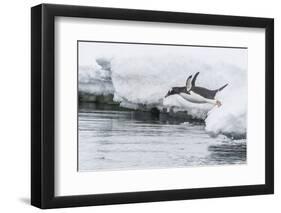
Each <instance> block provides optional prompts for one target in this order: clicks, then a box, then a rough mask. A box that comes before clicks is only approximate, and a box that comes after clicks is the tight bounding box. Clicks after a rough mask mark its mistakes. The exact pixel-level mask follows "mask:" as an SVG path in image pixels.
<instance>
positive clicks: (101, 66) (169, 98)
mask: <svg viewBox="0 0 281 213" xmlns="http://www.w3.org/2000/svg"><path fill="white" fill-rule="evenodd" d="M77 60H78V61H77V79H78V88H77V90H78V91H77V98H78V112H77V122H78V142H77V143H78V144H77V147H78V153H77V155H78V157H77V160H78V162H77V167H78V168H77V171H78V172H97V171H118V170H120V171H121V170H143V169H168V168H169V169H171V168H184V167H202V166H227V165H239V166H240V165H243V164H247V108H248V107H247V93H248V84H247V82H248V78H247V76H248V72H247V70H248V67H247V62H248V48H247V47H228V46H203V45H196V44H189V45H186V44H156V43H129V42H113V41H110V42H109V41H84V40H78V41H77Z"/></svg>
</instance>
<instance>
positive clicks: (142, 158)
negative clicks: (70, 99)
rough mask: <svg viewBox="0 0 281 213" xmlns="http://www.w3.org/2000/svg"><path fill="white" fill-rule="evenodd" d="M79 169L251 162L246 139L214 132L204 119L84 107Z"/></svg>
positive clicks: (128, 168)
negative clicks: (205, 129) (209, 129)
mask: <svg viewBox="0 0 281 213" xmlns="http://www.w3.org/2000/svg"><path fill="white" fill-rule="evenodd" d="M78 119H79V141H78V170H79V171H101V170H131V169H149V168H151V169H152V168H172V167H173V168H178V167H190V166H207V165H231V164H245V163H246V139H240V140H232V139H230V138H228V137H226V136H222V135H219V136H217V137H211V136H209V135H208V134H207V133H206V132H205V131H204V124H203V123H194V122H184V121H182V120H179V119H176V120H175V119H174V120H172V119H167V118H165V119H159V116H155V115H153V114H151V113H149V112H136V111H127V110H120V108H118V107H112V106H102V107H101V106H96V105H94V104H91V105H84V106H79V118H78Z"/></svg>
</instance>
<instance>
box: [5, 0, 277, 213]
mask: <svg viewBox="0 0 281 213" xmlns="http://www.w3.org/2000/svg"><path fill="white" fill-rule="evenodd" d="M44 2H45V3H57V4H76V5H77V4H80V5H89V6H90V5H92V6H105V7H124V8H136V9H151V10H170V11H182V12H196V13H210V14H226V15H244V16H261V17H273V18H275V59H276V62H275V82H276V83H275V91H276V92H275V109H276V111H275V131H276V135H275V162H276V164H275V172H276V174H275V180H276V181H275V195H265V196H250V197H236V198H219V199H203V200H192V201H190V200H189V201H173V202H158V203H145V204H129V205H128V204H127V205H112V206H101V207H84V208H70V209H57V210H50V211H51V212H78V211H79V212H93V211H95V212H123V213H126V212H130V213H131V212H152V211H153V212H187V211H188V212H217V213H219V212H224V213H225V212H227V213H231V212H266V211H267V212H280V210H278V209H279V208H280V207H281V163H280V162H281V157H280V155H279V154H281V145H280V139H281V131H280V130H279V128H280V127H281V119H280V118H281V117H280V113H281V110H280V109H281V97H280V95H281V94H280V91H281V86H280V84H281V74H280V72H278V70H279V69H280V68H281V64H280V61H279V60H278V59H279V58H280V55H281V46H280V38H281V13H280V8H281V7H280V3H279V2H280V1H277V0H276V1H274V0H264V1H245V0H235V1H234V0H232V1H225V0H212V1H208V0H206V1H203V0H196V1H187V0H171V1H167V0H166V1H163V0H162V1H161V0H159V1H157V0H154V1H152V0H135V1H132V0H119V1H114V0H107V1H104V0H95V1H94V0H79V1H78V0H76V1H75V0H68V1H66V0H57V1H56V0H53V1H49V0H45V1H44ZM40 3H42V2H41V1H37V0H29V1H21V0H10V1H2V2H1V12H0V15H1V18H0V22H1V25H0V26H1V33H0V37H1V39H0V54H1V66H0V94H1V104H0V109H1V110H0V125H1V133H0V137H1V140H0V141H1V149H0V169H1V176H0V212H39V211H40V210H39V209H37V208H34V207H32V206H30V205H29V197H30V7H31V6H34V5H37V4H40ZM278 83H279V85H278Z"/></svg>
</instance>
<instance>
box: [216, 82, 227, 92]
mask: <svg viewBox="0 0 281 213" xmlns="http://www.w3.org/2000/svg"><path fill="white" fill-rule="evenodd" d="M227 85H228V84H225V85H223V86H222V87H221V88H219V89H217V92H220V91H222V90H223V89H224V88H225V87H226V86H227Z"/></svg>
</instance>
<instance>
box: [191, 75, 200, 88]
mask: <svg viewBox="0 0 281 213" xmlns="http://www.w3.org/2000/svg"><path fill="white" fill-rule="evenodd" d="M198 75H199V72H197V73H196V74H195V76H194V78H193V79H192V82H191V85H192V86H193V87H194V86H195V81H196V79H197V76H198Z"/></svg>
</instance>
